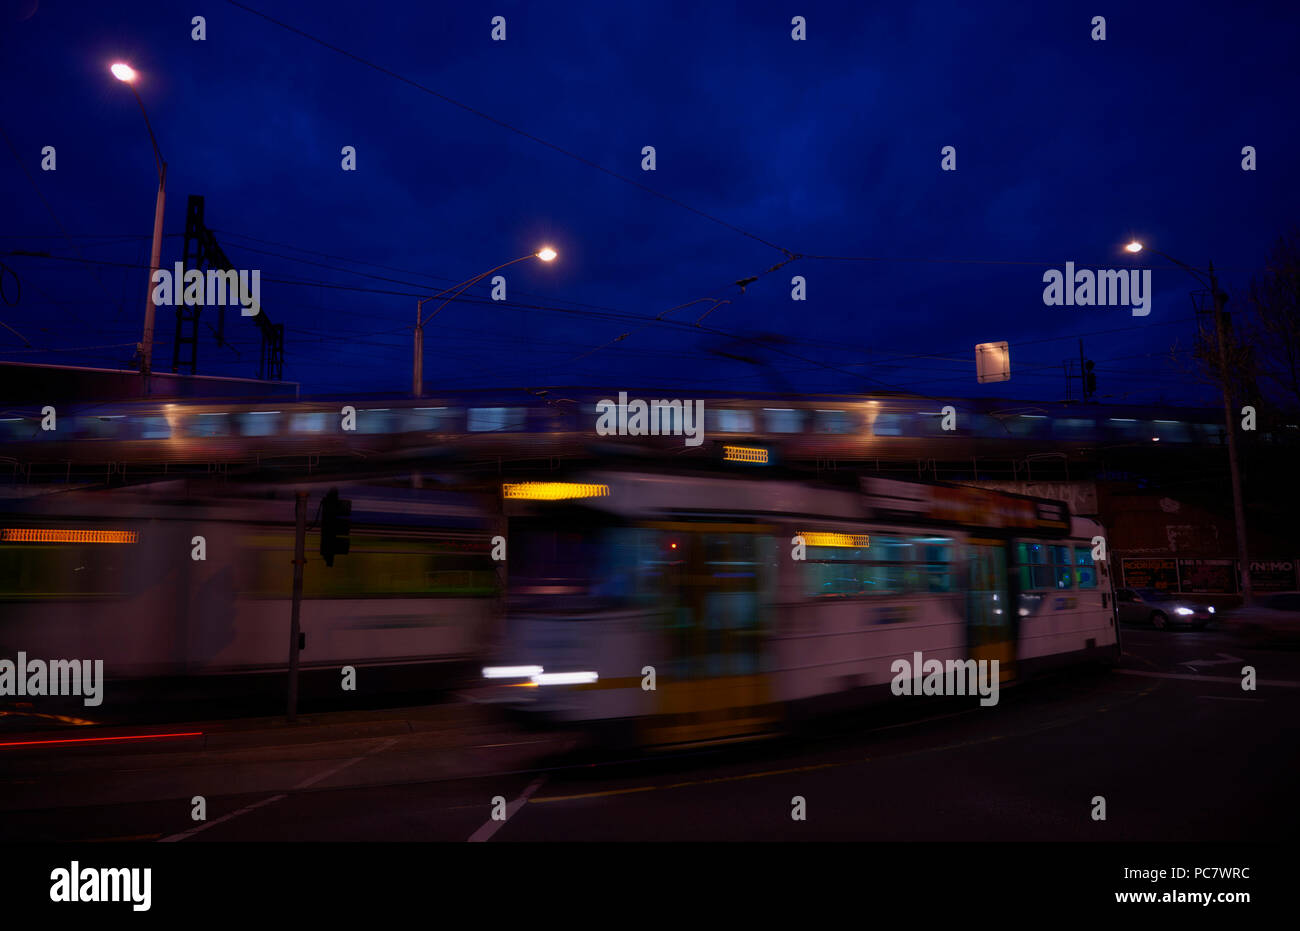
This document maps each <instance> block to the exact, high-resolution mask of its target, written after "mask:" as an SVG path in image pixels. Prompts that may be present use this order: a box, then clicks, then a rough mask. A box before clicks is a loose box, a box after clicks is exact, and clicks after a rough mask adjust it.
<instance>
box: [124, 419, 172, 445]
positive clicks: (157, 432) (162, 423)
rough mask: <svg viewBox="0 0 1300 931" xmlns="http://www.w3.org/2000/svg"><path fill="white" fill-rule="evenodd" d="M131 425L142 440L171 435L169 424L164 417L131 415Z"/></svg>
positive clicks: (164, 437) (157, 438) (165, 437)
mask: <svg viewBox="0 0 1300 931" xmlns="http://www.w3.org/2000/svg"><path fill="white" fill-rule="evenodd" d="M131 426H132V427H133V428H134V429H135V434H136V436H138V437H139V438H140V439H142V440H165V439H168V438H169V437H170V436H171V435H172V428H171V424H169V423H168V422H167V418H166V417H133V418H132V419H131Z"/></svg>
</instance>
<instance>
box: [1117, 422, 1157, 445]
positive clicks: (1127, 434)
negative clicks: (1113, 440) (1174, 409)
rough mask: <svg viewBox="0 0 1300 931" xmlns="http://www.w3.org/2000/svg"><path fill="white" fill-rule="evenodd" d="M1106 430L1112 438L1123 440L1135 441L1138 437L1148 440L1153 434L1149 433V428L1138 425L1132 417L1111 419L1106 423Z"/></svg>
mask: <svg viewBox="0 0 1300 931" xmlns="http://www.w3.org/2000/svg"><path fill="white" fill-rule="evenodd" d="M1106 429H1107V430H1108V431H1109V432H1110V433H1111V435H1112V436H1119V437H1123V438H1124V439H1129V440H1135V439H1137V438H1138V437H1143V436H1144V437H1146V438H1147V439H1150V438H1151V437H1152V436H1154V435H1155V434H1153V433H1151V432H1150V430H1151V428H1150V427H1149V426H1146V425H1143V424H1142V423H1139V422H1138V421H1137V420H1135V419H1134V418H1132V417H1111V418H1110V419H1108V420H1107V421H1106Z"/></svg>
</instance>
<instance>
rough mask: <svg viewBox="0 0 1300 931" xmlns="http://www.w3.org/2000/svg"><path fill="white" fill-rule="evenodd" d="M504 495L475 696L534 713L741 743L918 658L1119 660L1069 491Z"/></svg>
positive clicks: (873, 484) (1109, 599) (587, 484)
mask: <svg viewBox="0 0 1300 931" xmlns="http://www.w3.org/2000/svg"><path fill="white" fill-rule="evenodd" d="M503 496H504V505H505V512H506V515H507V517H508V519H509V535H508V545H509V557H508V574H509V580H508V592H509V597H508V612H507V618H506V622H505V627H504V632H505V636H504V641H503V643H502V644H501V646H500V647H499V649H498V650H497V651H496V652H495V654H494V657H493V660H492V661H491V665H489V666H487V667H485V668H484V670H483V674H484V682H483V686H484V687H483V689H482V690H481V691H480V692H478V695H479V697H480V698H481V699H482V700H485V701H498V702H502V703H504V704H506V705H508V706H511V707H513V708H514V709H516V710H519V711H523V712H525V713H528V714H530V715H534V714H535V715H536V716H538V717H540V718H543V719H546V720H550V721H555V722H562V723H565V724H567V725H574V724H581V725H608V724H622V725H628V724H631V726H632V729H633V730H634V731H635V733H636V737H637V739H638V740H639V741H640V742H642V743H646V744H652V745H653V744H681V743H692V742H702V741H716V740H726V739H743V738H746V737H750V736H756V735H761V734H763V733H766V732H770V731H772V730H775V729H778V728H779V727H780V726H781V725H782V724H783V722H785V721H786V720H787V719H788V718H789V717H790V716H791V715H792V714H795V713H798V712H799V711H800V710H802V709H816V708H818V707H819V706H825V705H828V704H843V703H845V701H846V700H848V701H850V702H852V701H869V700H872V699H884V698H889V697H891V694H892V693H891V691H890V683H891V681H892V680H893V679H894V673H893V672H891V666H892V664H893V663H894V661H895V660H898V659H906V660H909V661H910V660H911V659H912V657H913V656H914V654H915V653H916V652H920V653H922V654H923V655H924V657H925V658H926V659H927V660H928V659H937V660H940V661H947V660H958V661H961V660H968V659H975V660H981V659H983V660H993V659H996V660H998V661H999V671H1000V680H1001V683H1002V684H1006V683H1008V682H1011V681H1015V680H1019V679H1023V678H1024V677H1026V676H1029V675H1032V674H1034V673H1035V672H1037V671H1040V670H1042V669H1044V668H1047V667H1050V666H1055V665H1063V664H1068V663H1075V662H1082V661H1097V660H1100V661H1108V662H1109V661H1113V660H1114V659H1116V658H1117V657H1118V654H1119V642H1118V635H1117V628H1116V625H1115V620H1114V610H1113V595H1112V587H1111V581H1110V574H1109V571H1108V567H1107V565H1106V563H1105V562H1104V561H1097V562H1094V560H1093V557H1092V553H1093V548H1094V538H1096V537H1100V536H1103V535H1104V531H1103V529H1102V527H1101V525H1100V524H1098V523H1097V522H1096V521H1093V520H1089V519H1086V518H1081V517H1073V518H1072V517H1071V516H1070V514H1069V512H1068V508H1067V506H1066V505H1065V504H1064V503H1062V502H1058V501H1048V500H1045V499H1036V498H1029V497H1024V496H1019V495H1011V494H1004V493H1000V492H993V491H987V490H983V489H977V488H969V487H963V486H945V485H929V484H920V483H912V482H900V481H893V480H889V479H880V478H874V477H864V478H861V479H859V480H858V485H857V486H856V487H851V486H840V487H831V486H823V485H818V484H813V483H809V482H801V481H795V480H788V481H783V480H775V479H768V478H740V477H725V476H714V475H698V474H694V475H692V474H665V473H662V472H660V473H652V472H644V471H643V472H637V471H625V472H616V471H606V472H592V473H587V474H584V475H581V476H574V477H573V480H572V481H568V482H553V481H539V482H522V483H513V484H508V485H506V486H504V488H503ZM795 538H800V539H801V540H802V543H803V546H802V551H800V545H799V541H798V540H796V539H795ZM800 556H802V557H803V558H799V557H800ZM651 668H652V669H653V676H654V686H655V687H654V689H648V688H646V687H645V686H647V685H648V684H649V678H648V677H649V676H650V674H651Z"/></svg>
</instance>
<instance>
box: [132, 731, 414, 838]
mask: <svg viewBox="0 0 1300 931" xmlns="http://www.w3.org/2000/svg"><path fill="white" fill-rule="evenodd" d="M395 743H397V738H396V737H393V738H391V739H389V740H386V741H384V742H383V743H382V744H379V745H378V746H375V747H372V748H371V749H369V750H367V751H366V752H365V753H363V754H361V755H360V756H354V757H353V758H352V759H350V760H345V761H344V762H342V763H340V764H339V765H338V766H335V767H334V768H333V769H327V770H325V771H324V772H322V773H317V774H316V775H315V776H309V777H308V778H306V779H304V780H303V781H302V782H300V783H298V784H297V785H295V786H294V787H293V788H292V789H290V790H289V792H294V791H296V790H298V789H305V788H307V787H308V786H311V785H315V784H316V783H318V782H320V781H321V780H322V779H327V778H329V777H330V776H333V775H334V774H335V773H337V772H341V771H342V770H345V769H347V768H348V767H349V766H351V765H352V764H353V763H359V762H361V761H362V760H364V759H365V758H366V757H368V756H373V755H374V754H376V753H379V752H381V751H383V750H387V749H388V748H389V747H391V746H392V745H393V744H395ZM289 792H281V793H280V794H279V795H273V796H271V797H270V798H264V799H262V800H261V801H260V802H254V803H253V804H252V805H245V806H244V807H243V808H241V809H239V810H238V811H232V812H231V813H230V814H228V815H222V816H221V817H220V818H217V819H216V820H215V821H205V822H203V823H202V824H200V825H198V826H196V827H193V828H190V829H189V830H188V831H181V832H180V833H179V834H172V835H170V836H168V837H164V838H162V839H161V840H159V841H158V843H160V844H170V843H175V842H177V841H183V840H185V838H187V837H193V836H194V835H195V834H198V833H199V832H200V831H206V830H207V829H208V828H210V827H215V826H216V825H218V824H220V823H221V822H223V821H230V820H231V819H232V818H238V817H239V816H240V815H244V814H247V813H248V812H250V811H252V810H253V809H255V808H261V807H262V806H263V805H270V804H271V803H272V802H278V801H280V799H282V798H288V797H289Z"/></svg>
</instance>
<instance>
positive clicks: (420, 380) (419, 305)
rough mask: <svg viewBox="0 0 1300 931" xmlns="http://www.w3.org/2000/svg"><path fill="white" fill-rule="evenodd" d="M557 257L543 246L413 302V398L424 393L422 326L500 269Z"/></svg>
mask: <svg viewBox="0 0 1300 931" xmlns="http://www.w3.org/2000/svg"><path fill="white" fill-rule="evenodd" d="M557 255H559V253H558V252H556V251H555V250H554V249H552V248H551V247H550V246H543V247H542V248H541V249H538V250H537V251H536V252H530V253H528V254H527V255H521V256H520V257H519V258H517V259H511V260H510V261H509V262H503V263H502V264H500V265H498V266H496V267H495V268H489V269H488V270H487V271H485V272H482V273H480V274H478V275H475V276H474V277H473V278H470V279H468V280H467V281H462V282H461V283H460V284H458V285H454V286H453V287H451V288H448V289H446V290H443V291H439V292H438V293H437V294H435V295H433V296H432V297H425V298H421V299H420V300H418V301H416V302H415V359H414V362H413V363H412V366H411V393H412V394H414V395H415V397H417V398H418V397H420V396H421V395H422V394H423V393H424V325H425V324H426V323H428V322H429V321H430V320H432V319H433V318H434V317H436V316H437V315H438V311H440V310H442V309H443V308H444V307H446V306H447V305H448V304H450V303H451V302H452V301H454V300H455V299H456V296H457V295H458V294H460V293H461V292H462V291H464V290H465V289H466V288H468V287H470V286H471V285H472V284H474V283H475V282H478V281H482V280H483V279H484V278H486V277H487V276H488V275H490V274H492V273H493V272H496V271H500V270H501V269H503V268H506V267H507V266H510V265H514V264H515V263H516V262H523V261H525V260H527V259H541V260H542V261H543V262H553V261H555V257H556V256H557ZM443 295H446V299H445V300H443V302H442V303H441V304H439V305H438V306H437V307H435V308H434V309H433V313H431V314H429V316H427V317H425V316H424V305H425V304H427V303H429V302H430V301H436V300H437V299H438V298H440V297H442V296H443Z"/></svg>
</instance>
